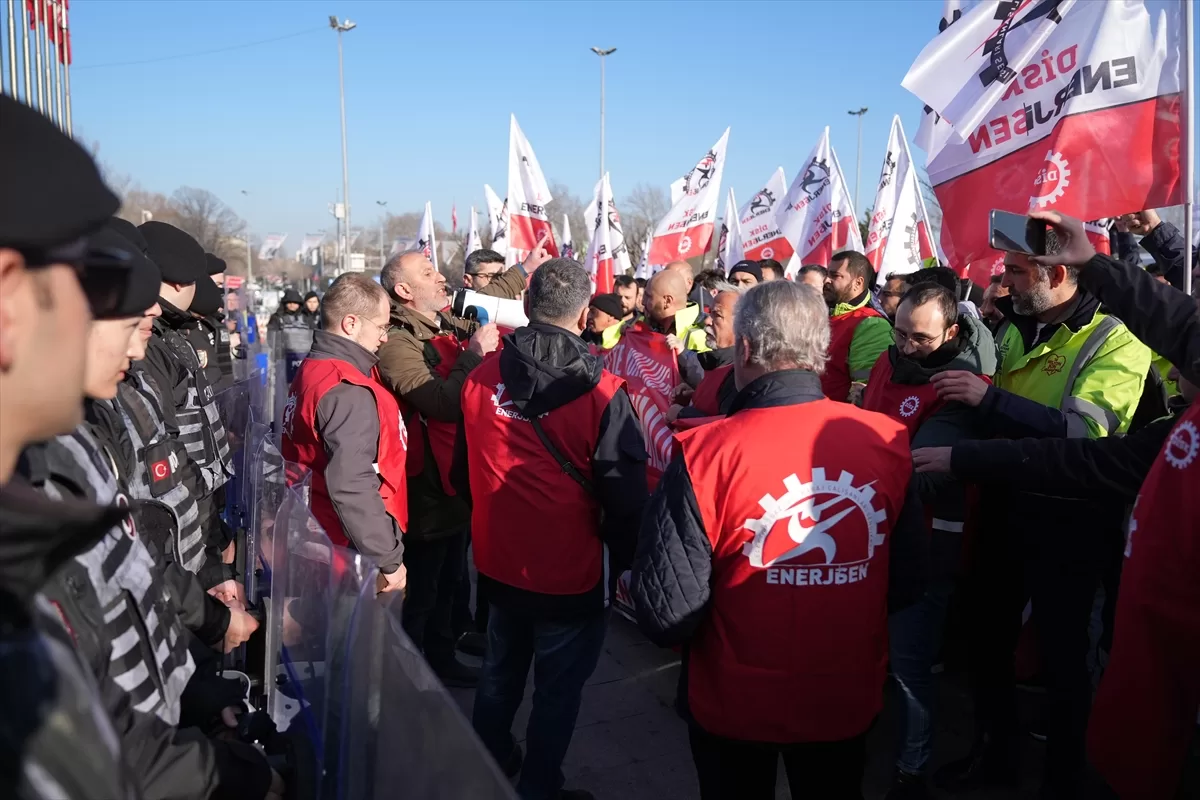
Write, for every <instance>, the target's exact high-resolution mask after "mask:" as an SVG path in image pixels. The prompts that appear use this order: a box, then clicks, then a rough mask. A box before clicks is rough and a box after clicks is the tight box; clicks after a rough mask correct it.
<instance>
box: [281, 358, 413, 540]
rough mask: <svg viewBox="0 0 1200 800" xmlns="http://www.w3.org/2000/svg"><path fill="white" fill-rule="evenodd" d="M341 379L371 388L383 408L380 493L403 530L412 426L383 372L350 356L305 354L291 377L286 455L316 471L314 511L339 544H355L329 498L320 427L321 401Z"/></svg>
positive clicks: (285, 423)
mask: <svg viewBox="0 0 1200 800" xmlns="http://www.w3.org/2000/svg"><path fill="white" fill-rule="evenodd" d="M340 383H352V384H354V385H355V386H362V387H364V388H366V389H370V390H371V394H373V395H375V408H376V409H377V410H378V411H379V448H378V451H377V454H376V464H375V467H376V469H377V470H378V472H379V495H380V497H382V498H383V505H384V508H386V509H387V512H388V513H389V514H391V515H392V517H394V518H395V520H396V522H397V524H399V526H400V530H401V531H405V530H407V529H408V483H407V482H406V475H405V460H406V453H405V451H406V450H407V448H408V432H407V430H406V429H405V427H404V420H403V419H402V418H401V415H400V406H399V404H398V403H397V402H396V398H395V397H394V396H393V395H392V393H391V392H390V391H388V390H387V389H386V388H385V387H384V386H383V384H382V383H380V381H379V372H378V371H377V370H375V369H372V370H371V377H367V376H365V375H363V374H362V373H361V372H359V370H358V368H357V367H355V366H354V365H353V364H350V363H349V362H347V361H342V360H340V359H336V358H306V359H305V360H304V363H302V364H301V365H300V368H299V370H298V371H297V372H296V377H295V378H294V379H293V380H292V386H291V393H290V394H289V395H288V400H287V407H286V408H285V409H284V415H283V447H282V455H283V458H284V460H285V461H291V462H293V463H296V464H299V465H300V466H302V467H305V468H307V469H308V470H309V471H310V472H311V473H312V514H313V516H314V517H316V518H317V521H318V522H320V523H321V525H322V526H324V528H325V533H326V534H327V535H328V536H329V540H330V541H331V542H333V543H334V544H336V545H341V546H343V547H345V546H351V547H353V546H354V543H353V542H351V541H350V539H349V537H347V536H346V533H345V531H343V530H342V523H341V520H340V519H338V515H337V512H336V511H335V510H334V508H333V503H332V502H330V499H329V490H328V489H327V488H326V486H325V465H326V463H327V461H328V459H327V458H326V456H325V445H324V443H323V442H322V441H321V437H320V435H319V434H318V432H317V406H318V404H320V402H321V398H322V397H324V396H325V393H326V392H328V391H329V390H330V389H332V388H333V387H334V386H337V385H338V384H340Z"/></svg>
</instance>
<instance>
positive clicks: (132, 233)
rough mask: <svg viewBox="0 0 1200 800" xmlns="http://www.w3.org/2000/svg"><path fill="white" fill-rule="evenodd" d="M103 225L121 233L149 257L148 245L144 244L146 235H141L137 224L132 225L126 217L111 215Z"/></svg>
mask: <svg viewBox="0 0 1200 800" xmlns="http://www.w3.org/2000/svg"><path fill="white" fill-rule="evenodd" d="M105 227H107V228H111V229H112V230H114V231H116V232H117V233H119V234H121V235H122V236H124V237H125V238H126V239H128V240H129V241H130V242H131V243H132V244H133V246H134V247H136V248H137V250H138V252H139V253H141V254H142V255H144V256H146V257H147V258H149V257H150V256H149V253H150V245H148V244H146V237H145V236H142V232H141V231H139V230H138V226H137V225H134V224H133V223H132V222H130V221H129V220H127V219H121V218H120V217H112V218H111V219H109V221H108V224H107V225H106V226H105ZM155 269H157V267H155Z"/></svg>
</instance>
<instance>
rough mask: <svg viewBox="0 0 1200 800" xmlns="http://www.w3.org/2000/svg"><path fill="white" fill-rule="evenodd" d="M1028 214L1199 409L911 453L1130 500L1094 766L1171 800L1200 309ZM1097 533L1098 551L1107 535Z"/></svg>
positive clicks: (1184, 744)
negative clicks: (1089, 431) (1063, 434)
mask: <svg viewBox="0 0 1200 800" xmlns="http://www.w3.org/2000/svg"><path fill="white" fill-rule="evenodd" d="M1031 216H1033V217H1035V218H1038V219H1042V220H1044V221H1046V222H1048V223H1050V224H1051V225H1052V226H1053V227H1054V231H1055V233H1056V234H1057V236H1058V241H1059V243H1060V245H1061V249H1060V250H1059V252H1058V253H1057V254H1056V255H1054V256H1035V257H1034V259H1033V260H1034V261H1035V262H1037V263H1044V264H1051V263H1053V264H1063V265H1066V266H1070V267H1079V268H1080V272H1079V285H1080V287H1081V288H1082V289H1084V290H1086V291H1088V292H1091V293H1092V294H1094V295H1095V296H1096V297H1097V298H1099V300H1100V302H1102V303H1103V304H1104V306H1105V308H1107V309H1108V310H1109V311H1110V312H1111V313H1113V314H1115V315H1117V316H1118V317H1120V319H1121V320H1122V321H1123V322H1124V323H1125V325H1127V326H1128V328H1129V330H1130V331H1131V332H1132V333H1133V334H1134V335H1135V336H1137V337H1138V338H1139V339H1140V340H1141V341H1142V342H1143V343H1145V344H1146V346H1148V347H1150V348H1152V349H1153V350H1155V351H1156V352H1158V353H1160V354H1162V355H1163V356H1164V357H1166V358H1167V359H1168V360H1170V362H1171V363H1173V364H1176V365H1178V366H1177V367H1176V368H1177V369H1178V370H1179V373H1180V386H1181V388H1182V389H1183V390H1184V395H1185V400H1190V401H1191V404H1190V407H1188V408H1187V409H1186V410H1184V411H1183V412H1182V413H1181V414H1180V415H1178V416H1177V417H1175V418H1174V419H1171V420H1166V421H1160V422H1154V423H1151V424H1150V425H1148V426H1146V427H1145V428H1143V429H1142V430H1140V431H1138V432H1136V433H1132V434H1130V435H1129V436H1125V437H1119V438H1118V437H1107V438H1102V439H1095V440H1092V439H1062V440H1032V439H1023V440H1020V441H1015V442H1000V443H995V445H993V443H992V442H976V443H971V444H969V445H966V446H964V445H959V446H957V447H954V448H953V449H947V448H932V449H927V450H921V451H919V452H917V453H914V457H915V458H916V460H917V463H918V466H919V468H920V469H929V470H938V471H946V470H951V469H953V471H954V472H955V473H963V474H966V475H974V474H980V475H983V474H991V473H994V472H996V471H998V470H1003V469H1005V464H1006V463H1007V464H1008V465H1011V468H1012V469H1018V470H1020V471H1022V473H1024V472H1025V471H1029V472H1032V473H1033V475H1032V476H1029V477H1027V476H1026V475H1024V474H1022V475H1021V476H1020V477H1021V480H1022V481H1023V482H1028V481H1029V480H1031V479H1032V480H1033V481H1036V480H1037V479H1038V478H1037V476H1038V475H1042V476H1043V480H1044V483H1043V484H1042V485H1041V487H1039V488H1041V489H1042V490H1043V491H1047V490H1048V491H1053V492H1055V493H1056V494H1063V495H1065V496H1068V497H1086V498H1091V499H1093V500H1097V499H1099V498H1100V497H1102V496H1104V495H1106V494H1107V495H1109V496H1115V497H1117V498H1120V499H1123V500H1125V501H1126V502H1128V501H1129V500H1133V502H1134V506H1133V512H1132V515H1131V517H1130V521H1129V526H1128V532H1127V536H1126V544H1125V564H1124V567H1123V568H1122V571H1121V586H1120V592H1119V593H1118V595H1117V608H1116V620H1115V626H1114V630H1113V641H1112V649H1111V652H1110V655H1109V658H1108V664H1107V667H1106V668H1105V671H1104V676H1103V678H1102V679H1101V681H1100V688H1099V690H1098V692H1097V694H1096V699H1095V704H1094V707H1093V709H1092V714H1091V719H1090V721H1089V725H1088V737H1087V748H1088V755H1089V757H1090V760H1091V762H1092V765H1093V767H1094V768H1095V769H1096V771H1098V772H1099V773H1100V774H1101V776H1103V778H1104V779H1105V780H1106V781H1107V783H1108V784H1109V786H1110V787H1111V789H1112V790H1114V791H1115V793H1116V795H1117V796H1118V797H1120V798H1122V800H1171V798H1174V797H1176V796H1178V795H1177V791H1178V788H1179V783H1180V779H1181V777H1182V774H1183V771H1184V765H1185V763H1186V761H1187V754H1188V749H1189V741H1190V739H1191V738H1192V737H1193V736H1194V732H1195V723H1196V714H1197V712H1198V711H1200V582H1198V581H1197V579H1196V576H1197V575H1200V500H1198V498H1200V495H1198V494H1197V492H1196V488H1197V487H1198V486H1200V457H1198V456H1200V406H1198V405H1197V404H1196V402H1195V399H1194V398H1195V396H1196V389H1197V387H1200V311H1198V310H1197V307H1196V303H1195V302H1194V301H1193V300H1191V299H1190V298H1188V297H1187V295H1185V294H1183V293H1182V292H1179V291H1176V290H1175V289H1173V288H1171V287H1169V286H1166V285H1163V284H1161V283H1159V282H1158V281H1157V280H1155V278H1154V277H1153V276H1152V275H1150V274H1149V273H1147V272H1146V271H1145V270H1143V269H1141V268H1140V267H1138V266H1136V265H1131V264H1125V263H1122V262H1120V261H1118V260H1116V259H1114V258H1111V257H1109V256H1106V255H1098V254H1096V252H1095V249H1094V248H1093V246H1092V245H1091V243H1090V242H1089V241H1088V239H1087V235H1086V233H1085V231H1084V227H1083V223H1082V222H1080V221H1079V220H1076V219H1072V218H1070V217H1064V216H1062V215H1061V214H1058V213H1057V212H1042V211H1038V212H1034V213H1033V214H1031ZM1156 442H1157V443H1156ZM1153 451H1157V458H1153V456H1152V455H1151V453H1152V452H1153ZM1151 458H1153V463H1152V464H1151V463H1150V461H1151ZM1031 464H1032V465H1035V466H1034V467H1033V468H1032V469H1031V468H1030V466H1029V465H1031ZM1142 477H1144V481H1141V478H1142ZM1137 482H1141V491H1140V493H1138V494H1137V496H1136V497H1134V496H1133V494H1134V490H1132V489H1131V487H1130V484H1131V483H1134V484H1136V483H1137ZM1096 538H1097V541H1096V546H1097V547H1101V546H1102V545H1103V541H1102V537H1096ZM1082 557H1083V554H1081V558H1082Z"/></svg>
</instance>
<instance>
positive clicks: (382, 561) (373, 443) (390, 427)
mask: <svg viewBox="0 0 1200 800" xmlns="http://www.w3.org/2000/svg"><path fill="white" fill-rule="evenodd" d="M387 319H388V299H387V294H386V293H385V292H384V291H383V288H382V287H381V286H380V285H379V284H377V283H375V281H373V280H371V279H370V278H367V277H365V276H363V275H359V274H356V273H353V272H350V273H346V274H345V275H342V276H340V277H339V278H338V279H337V280H335V281H334V282H333V283H332V284H331V285H330V287H329V291H328V292H326V293H325V298H324V300H323V302H322V303H321V329H320V330H318V331H315V332H314V333H313V344H312V349H311V350H310V351H309V353H308V357H307V358H306V359H305V360H304V362H303V363H302V364H301V365H300V369H299V371H298V372H297V373H296V377H295V379H293V381H292V386H291V393H290V394H289V395H288V401H287V407H286V408H285V409H284V414H283V450H282V455H283V458H284V460H286V461H290V462H292V463H295V464H299V465H300V466H302V467H304V468H305V469H307V470H308V471H309V472H310V473H311V474H312V513H313V516H314V517H316V518H317V521H318V522H320V523H321V525H322V526H323V527H324V528H325V533H326V534H327V535H328V536H329V539H330V541H332V542H333V543H334V544H337V545H342V546H350V547H353V548H355V549H356V550H358V551H359V552H360V553H364V554H365V555H368V556H371V557H372V558H373V559H375V562H376V563H377V564H378V565H379V573H380V574H379V584H378V587H377V588H378V590H379V591H380V592H393V591H402V590H403V589H404V588H405V583H406V577H407V576H406V572H405V569H404V564H403V563H401V556H402V554H403V552H404V548H403V546H402V545H401V543H400V538H401V536H403V535H404V529H405V527H406V526H407V524H408V491H407V484H406V482H405V471H404V464H405V458H406V453H405V447H406V444H407V434H406V432H405V429H404V421H403V420H402V419H401V418H400V407H399V406H398V405H397V404H396V400H395V398H394V397H392V395H391V392H389V391H388V390H387V389H386V388H385V387H384V386H383V385H382V384H381V383H380V382H379V371H378V370H377V369H376V366H375V365H376V364H377V363H378V361H379V359H378V358H376V356H375V353H376V351H378V350H379V346H380V345H381V344H382V343H383V342H386V341H387V337H388V334H387Z"/></svg>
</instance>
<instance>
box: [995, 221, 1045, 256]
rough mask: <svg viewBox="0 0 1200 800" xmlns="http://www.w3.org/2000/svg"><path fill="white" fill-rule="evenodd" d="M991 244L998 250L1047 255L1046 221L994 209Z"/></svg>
mask: <svg viewBox="0 0 1200 800" xmlns="http://www.w3.org/2000/svg"><path fill="white" fill-rule="evenodd" d="M990 244H991V245H992V247H994V248H995V249H997V250H1003V251H1005V252H1009V253H1025V254H1027V255H1035V256H1044V255H1046V223H1045V222H1043V221H1042V220H1039V219H1030V218H1029V217H1027V216H1025V215H1023V214H1012V213H1010V212H1008V211H998V210H996V209H993V210H992V216H991V240H990Z"/></svg>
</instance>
